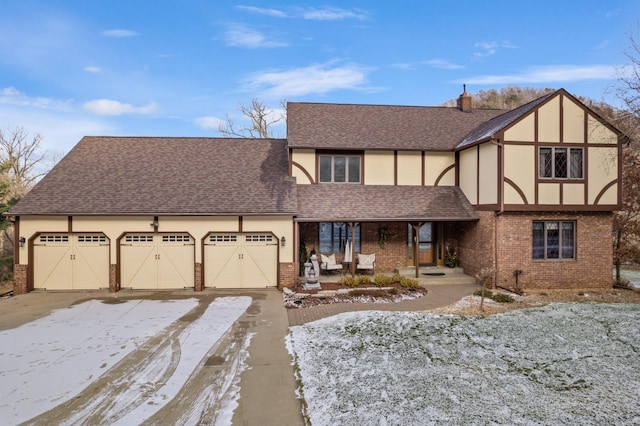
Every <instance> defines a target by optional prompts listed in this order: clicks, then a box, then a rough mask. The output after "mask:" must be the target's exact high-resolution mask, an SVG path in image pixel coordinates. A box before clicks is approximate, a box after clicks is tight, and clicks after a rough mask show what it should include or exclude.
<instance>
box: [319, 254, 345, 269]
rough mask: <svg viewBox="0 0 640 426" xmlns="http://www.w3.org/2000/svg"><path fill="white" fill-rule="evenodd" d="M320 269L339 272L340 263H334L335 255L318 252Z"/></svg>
mask: <svg viewBox="0 0 640 426" xmlns="http://www.w3.org/2000/svg"><path fill="white" fill-rule="evenodd" d="M320 260H321V262H320V270H322V271H325V272H334V271H336V272H340V271H342V263H336V255H335V253H334V254H330V255H324V254H320Z"/></svg>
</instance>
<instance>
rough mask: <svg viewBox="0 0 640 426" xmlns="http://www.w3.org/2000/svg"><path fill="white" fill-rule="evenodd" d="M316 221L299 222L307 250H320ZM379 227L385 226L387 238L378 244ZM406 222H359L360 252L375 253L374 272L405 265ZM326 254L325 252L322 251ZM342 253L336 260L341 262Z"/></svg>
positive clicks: (387, 270)
mask: <svg viewBox="0 0 640 426" xmlns="http://www.w3.org/2000/svg"><path fill="white" fill-rule="evenodd" d="M318 226H319V224H318V223H301V224H300V241H301V242H303V243H304V244H305V245H306V248H307V252H310V251H311V250H312V249H315V250H316V253H319V251H320V243H319V240H318V239H319V231H318ZM380 228H386V230H387V232H386V233H387V240H386V241H385V243H384V245H383V246H382V245H380V231H379V230H380ZM407 230H408V225H407V223H406V222H388V223H380V222H362V223H360V245H361V248H360V252H361V253H364V254H371V253H375V254H376V269H375V271H376V272H393V270H394V269H395V268H398V267H404V266H407V232H408V231H407ZM323 254H327V253H323ZM342 259H343V253H336V261H338V262H341V261H342Z"/></svg>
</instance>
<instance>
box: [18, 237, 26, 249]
mask: <svg viewBox="0 0 640 426" xmlns="http://www.w3.org/2000/svg"><path fill="white" fill-rule="evenodd" d="M26 242H27V240H26V239H25V238H24V237H20V239H19V240H18V243H19V244H20V247H24V243H26Z"/></svg>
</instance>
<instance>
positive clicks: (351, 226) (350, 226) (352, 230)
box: [347, 222, 360, 277]
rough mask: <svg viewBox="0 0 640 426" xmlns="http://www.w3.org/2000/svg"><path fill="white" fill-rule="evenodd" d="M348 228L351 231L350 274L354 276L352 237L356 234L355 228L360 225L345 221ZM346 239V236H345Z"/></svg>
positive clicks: (353, 244) (354, 259) (354, 263)
mask: <svg viewBox="0 0 640 426" xmlns="http://www.w3.org/2000/svg"><path fill="white" fill-rule="evenodd" d="M347 226H348V227H349V230H350V231H351V276H352V277H355V276H356V275H355V274H356V258H355V253H354V252H353V248H354V247H355V241H354V238H355V236H356V229H358V227H359V226H360V224H359V223H358V222H349V223H347ZM347 239H348V238H347Z"/></svg>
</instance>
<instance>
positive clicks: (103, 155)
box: [8, 89, 623, 293]
mask: <svg viewBox="0 0 640 426" xmlns="http://www.w3.org/2000/svg"><path fill="white" fill-rule="evenodd" d="M287 120H288V121H287V138H286V140H284V139H269V140H256V139H221V138H171V137H167V138H149V137H137V138H132V137H85V138H83V139H82V140H81V141H80V142H79V143H78V145H76V147H75V148H74V149H73V150H71V152H69V154H68V155H67V156H66V157H65V158H64V159H63V160H62V161H60V163H59V164H58V165H57V166H56V167H55V168H54V169H53V170H52V171H51V172H50V173H49V174H48V175H47V176H45V177H44V178H43V179H42V180H41V181H40V182H39V183H38V184H37V185H36V186H35V187H34V188H33V190H32V191H31V192H30V193H29V194H27V196H25V198H24V199H23V200H21V201H20V202H19V203H18V204H17V205H16V206H14V208H13V209H12V210H11V211H10V212H9V213H8V214H9V215H10V216H12V217H13V220H14V221H15V229H16V236H19V238H16V248H15V252H16V255H15V292H16V293H21V292H27V291H31V290H34V289H42V290H44V289H46V290H50V289H76V288H92V289H99V288H108V289H110V290H111V291H118V290H119V289H121V288H145V289H149V288H152V289H155V288H194V289H195V290H203V289H205V288H224V287H227V288H229V287H231V288H257V287H275V286H278V287H284V286H293V285H294V283H295V277H296V275H297V273H298V271H299V259H300V258H299V256H300V248H301V246H303V247H305V248H306V249H307V250H310V249H315V251H316V252H317V253H319V254H323V255H325V256H329V255H334V258H335V260H336V262H337V263H340V262H341V261H342V260H344V254H345V247H346V246H351V249H352V251H353V253H354V254H358V253H359V254H367V255H374V256H375V273H387V272H393V271H394V270H396V269H400V268H406V267H407V266H414V267H415V266H418V267H425V266H442V265H444V263H445V258H446V256H447V251H449V252H451V251H455V252H456V254H457V257H458V259H459V261H460V265H461V266H462V268H463V269H464V271H465V272H466V273H467V274H470V275H474V274H476V273H478V272H479V271H480V270H482V269H485V270H488V271H491V273H492V274H494V277H495V280H496V281H495V282H496V284H497V285H499V286H502V287H514V286H515V283H516V280H518V286H519V287H521V288H523V289H547V288H603V287H609V286H611V265H612V247H611V244H610V236H611V227H612V214H613V213H612V212H613V211H615V210H617V209H619V207H620V202H621V191H622V187H621V181H622V180H621V170H622V168H621V163H620V162H621V149H622V148H621V147H622V138H623V136H622V135H621V133H620V132H619V131H618V130H616V129H615V128H613V127H612V126H611V125H610V124H608V123H607V122H606V121H605V120H603V119H602V118H601V117H599V116H598V115H597V114H596V113H595V112H594V111H592V110H590V109H589V108H588V107H586V106H585V105H583V104H582V103H581V102H580V101H579V100H577V99H576V98H575V97H574V96H572V95H570V94H569V93H568V92H566V91H565V90H563V89H560V90H558V91H556V92H553V93H549V94H547V95H545V96H543V97H541V98H539V99H537V100H535V101H533V102H530V103H528V104H526V105H523V106H521V107H519V108H516V109H514V110H511V111H504V110H491V109H477V108H473V106H472V104H471V96H469V95H468V94H467V93H466V92H465V93H463V94H462V95H461V96H460V98H459V100H458V106H457V107H414V106H388V105H344V104H321V103H298V102H293V103H289V104H288V119H287ZM354 256H355V255H354ZM354 260H355V257H354ZM345 266H346V267H347V268H351V270H352V271H356V265H355V264H354V263H353V262H351V263H350V264H349V265H345ZM418 270H419V269H417V270H416V275H417V272H418ZM516 271H518V272H516Z"/></svg>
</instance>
